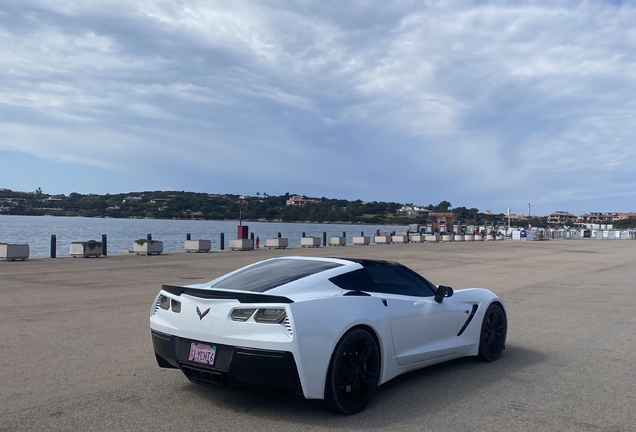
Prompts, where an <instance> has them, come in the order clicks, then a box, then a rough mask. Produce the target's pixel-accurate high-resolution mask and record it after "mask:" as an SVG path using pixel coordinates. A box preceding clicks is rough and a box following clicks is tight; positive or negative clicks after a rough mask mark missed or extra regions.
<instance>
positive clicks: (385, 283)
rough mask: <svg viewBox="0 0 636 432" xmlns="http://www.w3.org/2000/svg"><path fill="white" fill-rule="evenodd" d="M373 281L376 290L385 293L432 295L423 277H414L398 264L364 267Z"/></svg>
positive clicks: (417, 295)
mask: <svg viewBox="0 0 636 432" xmlns="http://www.w3.org/2000/svg"><path fill="white" fill-rule="evenodd" d="M366 270H367V272H368V273H369V275H370V276H371V279H373V281H374V282H375V285H376V292H382V293H386V294H397V295H407V296H416V297H429V296H432V295H434V294H433V292H432V290H431V288H430V287H429V286H428V285H426V283H425V282H424V280H423V279H420V278H418V277H416V275H413V274H411V273H410V272H408V271H406V270H405V269H403V268H402V267H400V266H397V265H394V264H386V265H384V264H381V265H373V266H368V267H366Z"/></svg>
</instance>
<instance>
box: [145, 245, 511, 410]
mask: <svg viewBox="0 0 636 432" xmlns="http://www.w3.org/2000/svg"><path fill="white" fill-rule="evenodd" d="M150 329H151V334H152V343H153V346H154V351H155V355H156V358H157V362H158V363H159V366H160V367H164V368H179V369H181V371H183V373H184V374H185V375H186V377H188V378H189V379H190V380H191V381H192V382H195V383H198V384H207V385H215V386H227V387H239V386H241V385H244V384H256V385H265V386H272V387H277V388H283V389H289V390H291V391H293V392H295V393H297V394H299V395H303V396H304V397H305V398H308V399H324V401H325V403H326V404H327V406H328V407H330V408H331V409H334V410H336V411H338V412H341V413H345V414H354V413H357V412H359V411H361V410H363V409H364V408H365V407H366V405H367V404H368V403H369V400H370V399H371V397H372V395H373V393H374V391H375V388H376V387H377V386H378V385H380V384H383V383H385V382H387V381H389V380H390V379H391V378H394V377H396V376H398V375H400V374H403V373H405V372H409V371H412V370H415V369H419V368H422V367H425V366H429V365H432V364H435V363H440V362H443V361H447V360H451V359H455V358H458V357H462V356H479V357H480V358H481V359H482V360H484V361H494V360H496V359H497V358H498V357H499V356H500V355H501V352H502V350H503V349H504V344H505V341H506V331H507V318H506V311H505V309H504V305H503V302H502V301H501V300H500V299H499V298H498V297H497V296H496V295H495V294H493V293H492V292H490V291H488V290H486V289H481V288H470V289H463V290H457V291H453V289H452V288H450V287H446V286H441V285H440V286H436V285H433V284H432V283H431V282H429V281H428V280H426V279H425V278H423V277H422V276H420V275H419V274H417V273H416V272H414V271H412V270H410V269H408V268H407V267H405V266H403V265H401V264H398V263H395V262H389V261H376V260H366V259H340V258H338V259H336V258H308V257H284V258H273V259H269V260H266V261H261V262H258V263H256V264H252V265H249V266H247V267H243V268H241V269H239V270H236V271H234V272H231V273H229V274H227V275H225V276H221V277H219V278H217V279H215V280H213V281H211V282H208V283H204V284H199V285H190V286H186V287H181V286H169V285H164V286H163V287H162V289H161V291H160V292H159V295H157V298H156V299H155V301H154V303H153V305H152V309H151V311H150Z"/></svg>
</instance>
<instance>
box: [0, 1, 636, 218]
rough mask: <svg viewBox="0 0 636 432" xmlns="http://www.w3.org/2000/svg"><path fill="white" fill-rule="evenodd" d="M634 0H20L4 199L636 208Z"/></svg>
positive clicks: (10, 23)
mask: <svg viewBox="0 0 636 432" xmlns="http://www.w3.org/2000/svg"><path fill="white" fill-rule="evenodd" d="M635 23H636V2H635V1H601V0H596V1H560V0H546V1H541V0H536V1H533V0H526V1H515V0H508V1H485V0H474V1H470V0H440V1H426V0H423V1H386V0H382V1H363V0H351V1H342V0H334V1H326V0H315V1H314V0H303V1H290V0H285V1H283V0H260V1H243V0H231V1H229V0H227V1H213V0H178V1H175V0H2V1H1V2H0V188H9V189H12V190H19V191H33V190H35V189H37V188H38V187H41V188H42V190H43V191H44V192H45V193H49V194H60V193H64V194H67V195H68V194H69V193H71V192H78V193H84V194H87V193H98V194H105V193H126V192H132V191H154V190H176V191H191V192H207V193H233V194H242V195H256V193H257V192H258V193H260V194H263V193H267V194H269V195H282V194H285V193H287V192H289V193H292V194H302V195H308V196H317V197H323V196H324V197H328V198H340V199H348V200H356V199H361V200H363V201H391V202H399V203H413V204H416V205H428V204H437V203H439V202H440V201H443V200H446V201H449V202H450V203H451V205H452V206H454V207H459V206H463V207H468V208H472V207H475V208H478V209H479V210H480V211H485V210H491V211H493V212H497V213H506V212H507V209H508V208H510V210H511V212H512V213H516V214H528V206H529V205H530V206H531V207H530V213H531V214H533V215H547V214H549V213H551V212H553V211H556V210H563V211H569V212H572V213H574V214H576V215H580V214H583V213H586V212H627V211H636V144H635V142H634V140H635V138H636V133H635V132H636V25H635Z"/></svg>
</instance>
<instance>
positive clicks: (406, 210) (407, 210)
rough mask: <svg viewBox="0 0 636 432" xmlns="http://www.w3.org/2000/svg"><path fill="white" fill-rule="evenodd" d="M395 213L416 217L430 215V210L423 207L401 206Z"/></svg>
mask: <svg viewBox="0 0 636 432" xmlns="http://www.w3.org/2000/svg"><path fill="white" fill-rule="evenodd" d="M395 213H396V214H400V215H408V216H417V215H427V214H429V213H430V210H428V209H426V208H424V207H419V206H407V205H403V206H402V207H401V208H399V209H397V210H396V211H395Z"/></svg>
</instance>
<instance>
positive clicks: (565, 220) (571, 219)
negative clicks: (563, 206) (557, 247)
mask: <svg viewBox="0 0 636 432" xmlns="http://www.w3.org/2000/svg"><path fill="white" fill-rule="evenodd" d="M577 219H578V218H577V217H576V215H573V214H572V213H570V212H566V211H560V210H559V211H555V212H554V213H551V214H550V216H548V225H554V226H563V225H574V224H575V223H576V222H577Z"/></svg>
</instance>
